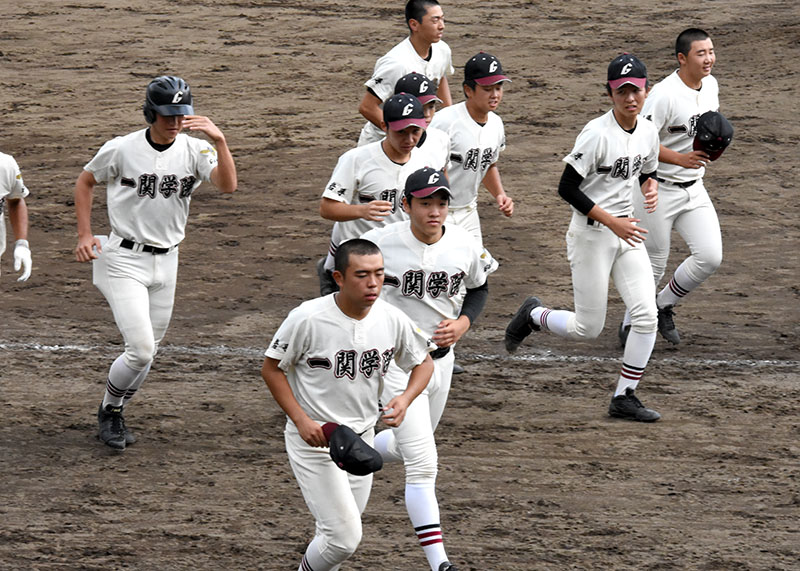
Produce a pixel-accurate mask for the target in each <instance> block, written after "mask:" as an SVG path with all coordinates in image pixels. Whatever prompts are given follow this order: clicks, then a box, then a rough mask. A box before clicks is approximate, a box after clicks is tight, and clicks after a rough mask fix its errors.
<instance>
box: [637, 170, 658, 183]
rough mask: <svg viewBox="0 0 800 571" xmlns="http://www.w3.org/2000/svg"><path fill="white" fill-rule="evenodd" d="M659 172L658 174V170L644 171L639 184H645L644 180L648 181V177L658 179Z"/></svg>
mask: <svg viewBox="0 0 800 571" xmlns="http://www.w3.org/2000/svg"><path fill="white" fill-rule="evenodd" d="M657 174H658V171H653V172H643V173H642V174H640V175H639V185H642V184H644V181H646V180H647V179H648V178H655V179H657V178H658V176H657Z"/></svg>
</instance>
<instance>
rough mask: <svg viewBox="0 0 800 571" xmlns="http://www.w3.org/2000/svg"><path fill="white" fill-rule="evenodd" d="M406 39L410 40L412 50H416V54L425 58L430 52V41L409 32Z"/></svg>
mask: <svg viewBox="0 0 800 571" xmlns="http://www.w3.org/2000/svg"><path fill="white" fill-rule="evenodd" d="M408 39H409V40H411V45H412V46H414V51H415V52H417V55H418V56H419V57H421V58H422V59H424V60H427V59H428V56H430V53H431V43H430V42H426V41H425V40H423V39H421V38H420V37H419V35H415V34H411V35H410V36H409V37H408Z"/></svg>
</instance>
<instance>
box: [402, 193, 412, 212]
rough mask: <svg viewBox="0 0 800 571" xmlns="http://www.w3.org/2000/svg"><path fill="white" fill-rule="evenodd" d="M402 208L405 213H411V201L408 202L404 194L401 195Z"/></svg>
mask: <svg viewBox="0 0 800 571" xmlns="http://www.w3.org/2000/svg"><path fill="white" fill-rule="evenodd" d="M403 210H405V211H406V213H408V214H411V203H410V202H408V198H406V197H405V196H404V197H403Z"/></svg>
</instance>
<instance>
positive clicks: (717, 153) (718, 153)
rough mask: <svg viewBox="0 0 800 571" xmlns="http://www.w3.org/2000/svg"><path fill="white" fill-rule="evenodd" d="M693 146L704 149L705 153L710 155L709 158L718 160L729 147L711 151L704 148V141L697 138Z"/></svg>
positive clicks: (696, 148) (699, 149) (698, 149)
mask: <svg viewBox="0 0 800 571" xmlns="http://www.w3.org/2000/svg"><path fill="white" fill-rule="evenodd" d="M692 148H693V149H694V150H695V151H703V152H704V153H705V154H707V155H708V160H710V161H716V160H717V159H718V158H719V157H720V156H721V155H722V153H724V152H725V149H727V148H728V147H723V148H721V149H719V150H717V151H709V150H708V149H704V148H703V145H702V143H701V142H700V141H698V140H697V139H695V140H694V142H693V143H692Z"/></svg>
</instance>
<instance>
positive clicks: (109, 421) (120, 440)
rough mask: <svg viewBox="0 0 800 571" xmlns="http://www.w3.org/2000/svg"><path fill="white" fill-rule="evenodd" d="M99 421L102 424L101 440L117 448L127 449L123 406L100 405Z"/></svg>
mask: <svg viewBox="0 0 800 571" xmlns="http://www.w3.org/2000/svg"><path fill="white" fill-rule="evenodd" d="M97 423H98V424H99V425H100V431H99V434H98V435H99V437H100V441H101V442H102V443H103V444H105V445H106V446H110V447H111V448H114V449H116V450H125V419H124V418H122V407H121V406H117V407H115V406H112V405H110V404H107V405H106V408H105V409H103V405H102V404H101V405H100V409H99V410H98V411H97Z"/></svg>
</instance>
